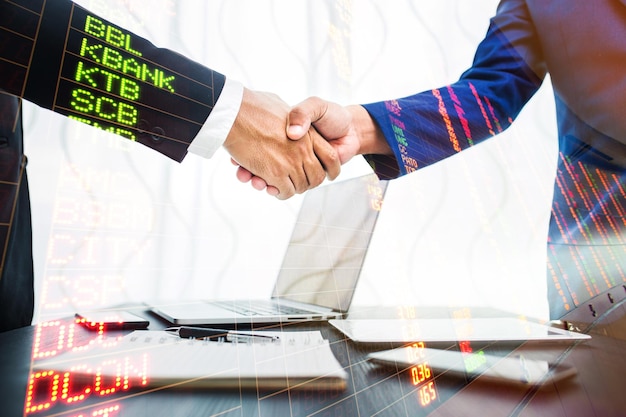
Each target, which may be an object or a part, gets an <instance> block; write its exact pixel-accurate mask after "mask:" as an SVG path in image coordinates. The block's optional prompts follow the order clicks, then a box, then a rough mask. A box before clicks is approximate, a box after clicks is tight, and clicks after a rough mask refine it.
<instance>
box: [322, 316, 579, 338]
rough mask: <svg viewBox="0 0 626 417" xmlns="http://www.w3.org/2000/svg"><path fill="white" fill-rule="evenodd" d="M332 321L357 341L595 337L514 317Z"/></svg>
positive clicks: (336, 326) (331, 322) (332, 323)
mask: <svg viewBox="0 0 626 417" xmlns="http://www.w3.org/2000/svg"><path fill="white" fill-rule="evenodd" d="M330 324H331V325H332V326H334V327H335V328H337V329H338V330H339V331H341V332H342V333H343V334H345V335H346V336H347V337H348V338H350V339H351V340H352V341H354V342H359V343H387V344H389V343H397V344H405V343H409V342H424V343H427V344H432V343H444V342H445V343H448V342H512V343H513V342H533V341H534V342H538V341H541V342H546V341H551V342H563V341H565V342H567V341H576V340H586V339H590V338H591V336H589V335H586V334H582V333H577V332H572V331H568V330H564V329H560V328H555V327H551V326H548V325H543V324H540V323H536V322H532V321H528V320H524V319H519V318H514V317H494V318H460V319H455V318H439V319H413V320H401V319H362V320H356V319H346V320H330Z"/></svg>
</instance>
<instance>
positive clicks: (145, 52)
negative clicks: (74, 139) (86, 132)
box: [0, 0, 225, 161]
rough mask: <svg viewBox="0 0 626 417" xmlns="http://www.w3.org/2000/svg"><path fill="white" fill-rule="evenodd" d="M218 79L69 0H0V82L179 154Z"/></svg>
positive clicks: (214, 94) (212, 98)
mask: <svg viewBox="0 0 626 417" xmlns="http://www.w3.org/2000/svg"><path fill="white" fill-rule="evenodd" d="M224 82H225V77H224V76H223V75H222V74H219V73H218V72H215V71H213V70H211V69H209V68H206V67H204V66H202V65H199V64H198V63H196V62H193V61H191V60H190V59H187V58H186V57H184V56H181V55H179V54H177V53H175V52H173V51H170V50H166V49H161V48H157V47H155V46H154V45H152V44H151V43H150V42H148V41H147V40H145V39H143V38H141V37H139V36H136V35H135V34H133V33H131V32H129V31H127V30H125V29H123V28H120V27H118V26H115V25H113V24H111V23H110V22H107V21H106V20H104V19H101V18H100V17H98V16H96V15H94V14H92V13H90V12H89V11H87V10H85V9H83V8H81V7H79V6H77V5H76V4H74V3H73V2H71V1H69V0H54V1H43V0H11V1H6V0H0V90H2V91H5V92H8V93H10V94H13V95H16V96H19V97H22V98H24V99H26V100H29V101H32V102H33V103H35V104H37V105H39V106H41V107H44V108H47V109H50V110H53V111H55V112H57V113H61V114H63V115H65V116H68V117H70V118H72V119H75V120H78V121H80V122H83V123H87V124H89V125H91V126H94V127H96V128H99V129H103V130H106V131H109V132H112V133H114V134H117V135H119V136H123V137H125V138H128V139H130V140H133V141H138V142H141V143H143V144H144V145H147V146H149V147H151V148H153V149H155V150H157V151H159V152H161V153H163V154H165V155H167V156H168V157H170V158H172V159H175V160H177V161H181V160H182V159H183V158H184V157H185V155H186V153H187V148H188V146H189V143H190V142H191V141H192V140H193V138H194V137H195V136H196V134H197V133H198V131H199V130H200V128H201V127H202V125H203V124H204V122H205V121H206V119H207V117H208V115H209V113H210V112H211V110H212V109H213V107H214V105H215V103H216V101H217V99H218V97H219V95H220V93H221V91H222V88H223V86H224Z"/></svg>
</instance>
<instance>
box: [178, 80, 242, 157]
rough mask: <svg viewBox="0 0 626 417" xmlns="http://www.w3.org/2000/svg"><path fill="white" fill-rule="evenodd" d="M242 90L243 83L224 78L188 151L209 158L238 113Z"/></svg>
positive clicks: (224, 138) (228, 131)
mask: <svg viewBox="0 0 626 417" xmlns="http://www.w3.org/2000/svg"><path fill="white" fill-rule="evenodd" d="M243 90H244V87H243V85H242V84H241V83H239V82H238V81H235V80H231V79H229V78H227V79H226V82H225V84H224V88H223V89H222V93H221V94H220V96H219V98H218V99H217V102H216V103H215V107H213V109H212V110H211V113H209V116H208V117H207V119H206V121H205V122H204V124H203V125H202V128H201V129H200V131H199V132H198V134H197V135H196V137H195V138H194V139H193V141H192V142H191V144H190V145H189V148H188V149H187V150H188V151H189V152H191V153H193V154H196V155H199V156H202V157H203V158H211V157H212V156H213V155H214V154H215V152H217V150H218V149H219V148H220V147H221V146H222V145H223V144H224V142H225V141H226V138H227V137H228V134H229V133H230V130H231V129H232V127H233V124H234V123H235V119H236V118H237V115H238V114H239V109H240V108H241V103H242V100H243Z"/></svg>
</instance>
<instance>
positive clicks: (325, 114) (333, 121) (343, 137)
mask: <svg viewBox="0 0 626 417" xmlns="http://www.w3.org/2000/svg"><path fill="white" fill-rule="evenodd" d="M358 107H360V106H358ZM350 109H351V107H343V106H340V105H339V104H337V103H332V102H330V101H326V100H322V99H321V98H318V97H310V98H307V99H306V100H304V101H303V102H301V103H300V104H298V105H296V106H294V107H293V108H292V109H291V111H290V112H289V119H288V121H287V136H288V137H289V138H290V139H293V140H300V139H301V138H302V137H303V136H304V134H305V133H306V132H308V131H309V130H310V127H311V125H312V126H313V127H314V128H315V130H316V131H317V132H318V133H319V134H320V135H322V136H323V137H324V138H325V139H326V140H327V141H328V142H329V143H330V144H331V145H332V147H333V148H334V149H335V151H337V154H338V156H339V161H340V162H341V164H342V165H343V164H345V163H346V162H348V161H349V160H350V159H352V157H353V156H355V155H358V154H359V153H360V148H361V143H360V141H359V137H358V135H357V131H356V129H355V127H354V124H353V115H352V113H351V111H350Z"/></svg>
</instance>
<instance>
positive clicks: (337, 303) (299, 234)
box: [153, 174, 387, 325]
mask: <svg viewBox="0 0 626 417" xmlns="http://www.w3.org/2000/svg"><path fill="white" fill-rule="evenodd" d="M386 188H387V182H385V181H378V179H377V178H376V176H375V175H373V174H371V175H366V176H363V177H359V178H354V179H350V180H346V181H342V182H337V183H332V184H329V185H326V186H322V187H319V188H316V189H313V190H310V191H308V192H307V193H306V195H305V196H304V199H303V202H302V206H301V208H300V213H299V215H298V218H297V220H296V224H295V226H294V229H293V233H292V236H291V240H290V242H289V246H288V247H287V251H286V253H285V257H284V258H283V264H282V267H281V269H280V273H279V274H278V277H277V280H276V283H275V285H274V291H273V294H272V297H271V299H260V300H211V301H198V302H192V303H185V304H175V305H162V306H158V307H155V308H154V309H153V311H154V312H155V313H156V314H158V315H159V316H161V317H163V318H165V319H166V320H168V321H169V322H171V323H174V324H179V325H201V324H207V325H208V324H211V325H215V324H244V325H245V324H251V323H279V322H289V321H303V320H327V319H333V318H340V317H342V315H343V313H345V312H347V311H348V308H349V307H350V303H351V302H352V296H353V295H354V291H355V289H356V284H357V280H358V278H359V275H360V272H361V268H362V265H363V261H364V260H365V255H366V253H367V248H368V246H369V243H370V239H371V237H372V234H373V232H374V226H375V224H376V220H377V218H378V213H379V211H380V207H381V203H382V199H383V195H384V193H385V190H386Z"/></svg>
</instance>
